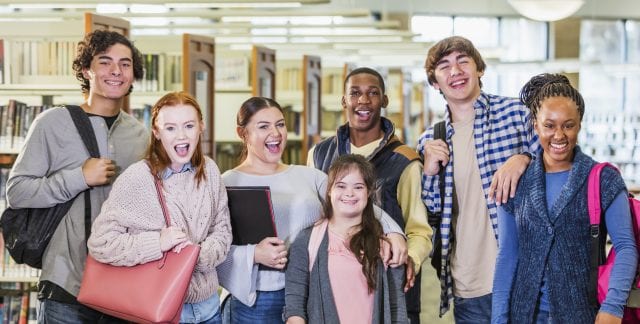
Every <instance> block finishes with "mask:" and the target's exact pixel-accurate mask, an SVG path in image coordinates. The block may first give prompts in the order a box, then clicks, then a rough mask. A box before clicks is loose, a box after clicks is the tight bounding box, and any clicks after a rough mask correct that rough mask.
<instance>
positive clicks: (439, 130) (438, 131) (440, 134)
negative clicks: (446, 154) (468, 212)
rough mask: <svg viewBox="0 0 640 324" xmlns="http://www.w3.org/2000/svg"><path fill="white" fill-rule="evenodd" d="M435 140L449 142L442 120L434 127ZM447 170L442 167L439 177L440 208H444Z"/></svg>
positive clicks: (445, 126)
mask: <svg viewBox="0 0 640 324" xmlns="http://www.w3.org/2000/svg"><path fill="white" fill-rule="evenodd" d="M433 139H434V140H437V139H441V140H443V141H445V143H446V142H447V125H445V122H444V120H441V121H439V122H437V123H436V124H435V126H433ZM445 169H446V168H444V167H442V166H440V172H439V173H438V176H439V178H440V182H439V184H440V206H444V171H445Z"/></svg>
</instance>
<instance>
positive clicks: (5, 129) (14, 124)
mask: <svg viewBox="0 0 640 324" xmlns="http://www.w3.org/2000/svg"><path fill="white" fill-rule="evenodd" d="M49 107H50V106H47V105H42V106H29V105H27V104H25V103H23V102H20V101H17V100H13V99H11V100H9V102H8V103H7V104H6V105H0V151H15V150H18V149H20V148H21V147H22V145H23V144H24V140H25V138H26V136H27V131H28V130H29V127H31V123H33V120H34V119H35V118H36V116H37V115H38V114H39V113H41V112H43V111H44V110H46V109H48V108H49Z"/></svg>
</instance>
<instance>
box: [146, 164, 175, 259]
mask: <svg viewBox="0 0 640 324" xmlns="http://www.w3.org/2000/svg"><path fill="white" fill-rule="evenodd" d="M147 163H148V162H147ZM153 178H154V182H155V185H156V192H157V193H158V200H159V201H160V207H161V208H162V215H164V221H165V222H166V223H167V227H169V226H171V216H169V210H168V209H167V204H166V203H165V201H164V195H163V194H162V183H160V179H158V178H156V177H155V176H153ZM167 252H168V251H166V252H164V253H162V259H160V261H159V262H158V269H161V268H162V267H163V266H164V264H165V262H166V261H167V255H168V254H169V253H167Z"/></svg>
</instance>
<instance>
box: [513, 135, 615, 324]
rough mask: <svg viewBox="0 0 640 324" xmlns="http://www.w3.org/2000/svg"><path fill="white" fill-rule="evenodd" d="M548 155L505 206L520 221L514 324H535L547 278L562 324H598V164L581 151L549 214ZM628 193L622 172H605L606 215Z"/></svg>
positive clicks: (552, 303)
mask: <svg viewBox="0 0 640 324" xmlns="http://www.w3.org/2000/svg"><path fill="white" fill-rule="evenodd" d="M541 154H542V153H538V156H537V159H535V160H534V162H533V163H532V164H531V165H530V166H529V167H528V168H527V170H526V172H525V174H524V175H523V176H522V178H521V179H520V184H519V185H518V190H517V192H516V196H515V198H514V199H511V200H509V202H508V203H507V204H506V205H505V206H504V207H505V209H506V210H507V211H508V212H510V213H511V214H513V215H514V216H515V218H516V224H517V227H518V265H517V268H516V274H515V277H514V281H513V287H512V290H511V298H510V299H511V302H510V322H511V323H531V322H532V321H533V314H534V311H535V308H536V302H537V300H538V295H539V292H540V287H541V285H542V279H543V277H544V275H545V272H546V273H547V280H548V287H549V304H550V312H551V316H552V317H553V318H554V320H557V322H558V323H593V322H594V321H595V316H596V314H597V311H598V309H597V308H596V307H595V306H592V305H591V304H590V302H589V297H588V286H589V272H590V266H589V260H590V253H589V252H590V244H591V243H590V242H591V241H590V235H589V213H588V210H587V179H588V177H589V172H590V171H591V168H592V167H593V165H594V164H595V163H596V162H595V161H594V160H593V159H591V158H590V157H588V156H587V155H585V154H583V153H582V152H581V151H580V149H579V148H578V147H576V148H575V155H574V161H573V165H572V167H571V172H570V174H569V179H568V180H567V182H566V183H565V185H564V187H563V188H562V191H561V193H560V195H559V197H558V198H557V199H556V201H555V202H554V203H553V206H552V207H551V210H547V207H546V206H547V204H546V193H545V170H544V165H543V161H542V155H541ZM622 190H625V184H624V181H623V180H622V177H621V176H620V174H619V173H617V172H616V171H614V170H611V169H610V168H605V169H604V170H603V171H602V175H601V182H600V191H601V205H602V208H603V210H606V208H608V207H609V205H610V204H611V202H612V201H613V200H614V198H615V197H616V195H617V194H618V193H620V192H621V191H622Z"/></svg>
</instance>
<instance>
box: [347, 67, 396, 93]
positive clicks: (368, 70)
mask: <svg viewBox="0 0 640 324" xmlns="http://www.w3.org/2000/svg"><path fill="white" fill-rule="evenodd" d="M356 74H370V75H373V76H374V77H376V78H378V82H379V83H380V90H382V94H385V93H386V90H385V87H384V79H383V78H382V75H380V73H378V71H376V70H374V69H372V68H368V67H360V68H357V69H355V70H353V71H351V72H349V74H347V77H346V78H344V84H343V85H342V89H344V91H345V92H346V91H347V82H349V78H351V77H352V76H354V75H356Z"/></svg>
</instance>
